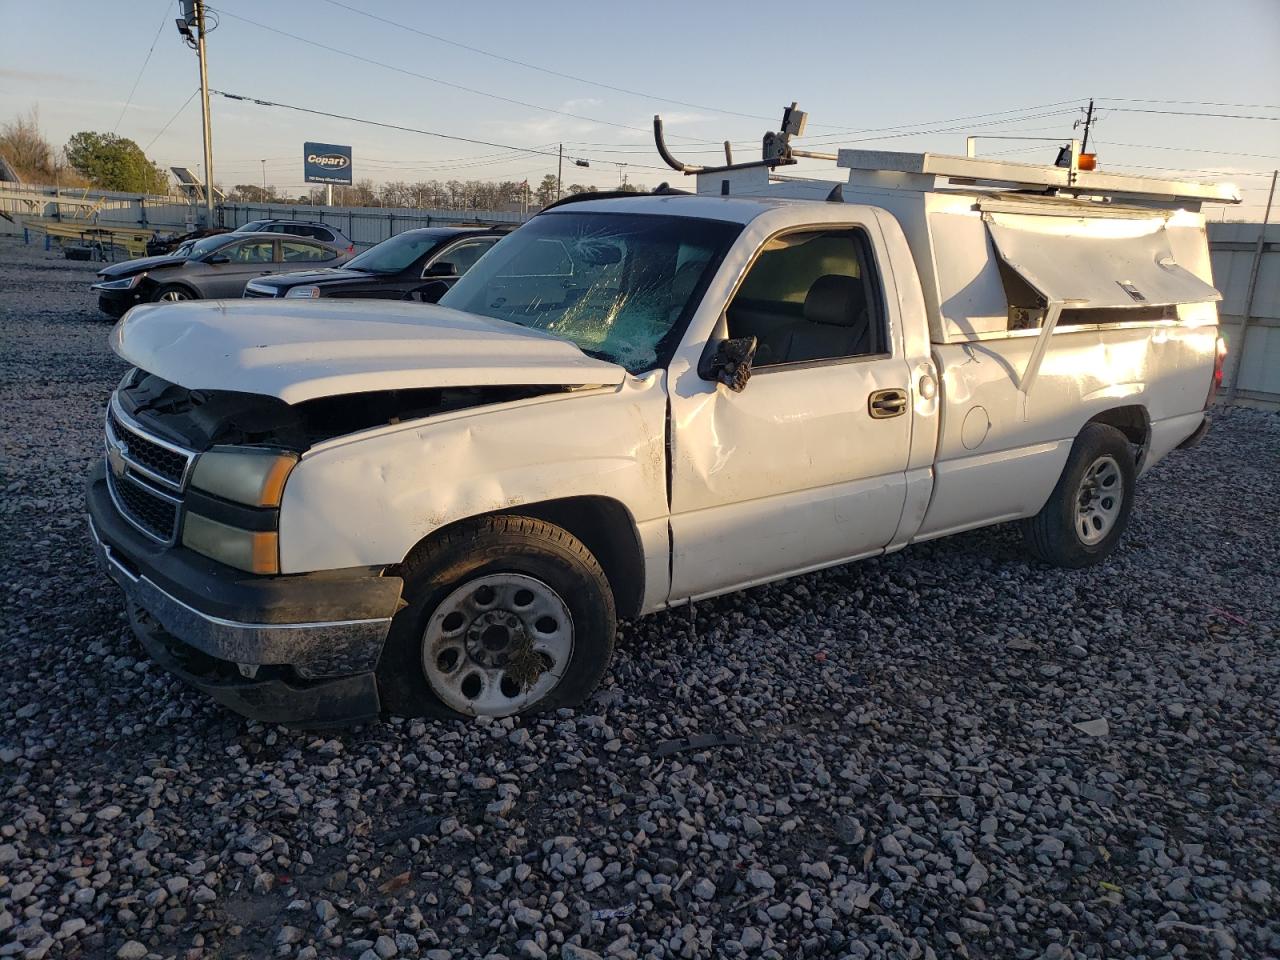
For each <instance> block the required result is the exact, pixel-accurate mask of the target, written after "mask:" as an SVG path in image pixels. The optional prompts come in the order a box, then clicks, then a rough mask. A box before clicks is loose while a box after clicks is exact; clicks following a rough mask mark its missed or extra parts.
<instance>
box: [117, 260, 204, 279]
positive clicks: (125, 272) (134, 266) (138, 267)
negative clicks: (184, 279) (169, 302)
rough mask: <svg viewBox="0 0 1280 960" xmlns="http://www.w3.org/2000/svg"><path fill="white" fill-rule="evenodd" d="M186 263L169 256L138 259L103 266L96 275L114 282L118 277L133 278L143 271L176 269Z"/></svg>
mask: <svg viewBox="0 0 1280 960" xmlns="http://www.w3.org/2000/svg"><path fill="white" fill-rule="evenodd" d="M186 262H187V258H186V257H175V256H171V255H170V254H165V255H163V256H160V257H140V258H139V259H137V260H124V261H121V262H120V263H113V264H110V265H108V266H105V267H103V268H102V269H101V270H99V271H98V275H99V276H102V277H106V278H108V279H111V280H114V279H118V278H120V277H130V276H133V274H135V273H141V272H142V271H143V270H155V269H156V268H157V267H176V266H178V265H179V264H182V263H186Z"/></svg>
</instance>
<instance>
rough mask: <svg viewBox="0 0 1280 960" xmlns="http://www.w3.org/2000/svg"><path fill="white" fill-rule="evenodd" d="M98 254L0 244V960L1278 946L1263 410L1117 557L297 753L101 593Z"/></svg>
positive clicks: (940, 593) (450, 958)
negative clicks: (94, 503) (216, 694)
mask: <svg viewBox="0 0 1280 960" xmlns="http://www.w3.org/2000/svg"><path fill="white" fill-rule="evenodd" d="M0 227H4V222H3V221H0ZM99 267H100V264H96V263H89V264H81V263H75V262H68V261H65V260H64V259H62V258H60V257H56V256H55V255H54V254H52V253H50V254H46V253H45V252H44V251H43V250H42V249H40V248H39V246H38V245H32V246H31V247H24V246H23V245H22V244H21V243H20V242H14V241H12V240H8V239H0V338H2V340H0V342H3V344H4V346H3V348H0V404H3V411H2V412H3V422H4V445H5V446H4V458H3V463H2V464H0V492H2V493H3V496H0V542H2V543H4V544H5V546H6V548H8V552H7V553H6V562H5V564H3V565H0V608H2V613H3V618H4V623H5V630H4V631H0V689H3V690H4V695H5V700H6V702H7V703H8V704H10V705H11V707H10V710H9V711H8V712H3V711H0V764H3V768H2V769H3V771H4V774H5V777H4V784H5V785H4V791H3V793H2V794H0V873H3V875H4V878H5V879H4V880H3V881H2V882H3V884H4V886H3V887H0V954H3V952H4V951H9V953H8V954H3V955H9V956H16V957H22V956H23V955H24V954H25V953H27V952H30V951H36V952H38V951H40V950H42V949H43V950H44V951H45V955H46V957H47V958H51V957H54V956H60V955H64V954H65V955H67V956H77V957H85V958H90V957H94V958H96V957H112V956H117V955H118V956H120V957H125V958H129V957H131V958H132V960H143V958H145V957H146V956H147V954H148V947H150V948H151V949H152V950H153V951H154V955H155V956H163V957H170V956H172V957H177V958H180V960H207V958H210V957H215V956H228V957H230V956H251V957H267V956H272V955H274V954H275V953H276V952H277V950H279V951H280V955H281V956H287V957H289V958H290V960H308V958H316V960H319V958H328V957H342V958H347V960H355V958H358V957H360V956H361V955H362V954H364V953H365V952H366V951H368V952H369V953H370V955H371V957H374V958H377V960H383V958H382V953H381V952H380V951H379V949H378V947H379V946H380V945H381V946H382V947H383V951H382V952H385V950H386V944H387V943H388V942H389V943H390V944H391V945H392V946H394V948H395V950H396V956H397V957H412V956H424V957H427V958H429V960H480V958H483V957H487V956H492V957H495V958H496V957H498V956H504V957H508V958H514V957H519V956H525V957H537V956H539V954H538V951H539V950H540V951H542V952H543V953H544V954H546V955H547V956H549V957H553V958H559V957H574V956H577V957H579V958H582V957H587V958H592V957H608V958H611V960H612V958H618V960H668V958H676V957H681V958H702V957H718V956H735V957H751V958H754V957H757V956H767V957H771V958H778V960H783V958H785V960H790V958H792V957H795V958H797V960H798V958H801V957H803V958H804V960H846V958H867V960H890V958H893V960H897V958H913V960H943V958H948V957H953V956H959V955H961V953H962V952H963V953H966V954H967V955H969V956H972V957H978V956H981V957H984V958H997V960H1005V958H1008V960H1033V958H1042V957H1046V956H1052V955H1054V952H1055V951H1056V952H1057V953H1058V954H1059V955H1061V956H1062V957H1063V958H1064V960H1065V958H1066V957H1068V956H1070V958H1071V960H1104V958H1106V960H1109V958H1113V957H1133V958H1139V957H1141V958H1146V957H1174V958H1177V957H1181V956H1186V957H1188V958H1190V957H1198V956H1202V955H1203V956H1211V955H1212V956H1214V958H1215V960H1237V958H1246V957H1247V958H1253V957H1266V956H1277V955H1280V921H1278V920H1277V911H1276V892H1275V883H1276V879H1275V878H1276V877H1277V876H1280V862H1278V858H1280V854H1278V851H1280V828H1278V827H1277V819H1276V817H1275V816H1274V812H1275V809H1276V802H1277V797H1280V780H1278V777H1280V774H1278V773H1277V771H1278V770H1280V755H1278V750H1280V747H1278V746H1277V745H1278V744H1280V717H1278V716H1277V711H1276V710H1275V691H1276V690H1277V689H1280V651H1278V649H1277V645H1276V640H1275V638H1276V636H1277V630H1278V629H1280V591H1277V590H1276V589H1275V571H1276V570H1277V569H1280V524H1277V523H1276V522H1275V483H1276V480H1275V478H1276V476H1278V475H1280V417H1278V416H1277V415H1276V414H1274V413H1267V412H1263V411H1255V410H1244V409H1219V410H1217V411H1215V422H1214V425H1213V429H1212V430H1211V431H1210V432H1209V434H1208V435H1207V436H1206V437H1205V440H1204V443H1203V444H1202V445H1201V446H1200V447H1198V448H1196V449H1194V450H1187V451H1179V452H1176V453H1173V454H1171V455H1170V456H1169V457H1168V458H1167V459H1166V460H1164V461H1162V462H1161V463H1159V464H1157V465H1156V466H1155V467H1154V468H1153V469H1152V470H1150V471H1149V472H1148V473H1146V474H1145V475H1144V476H1143V477H1142V478H1141V480H1140V481H1139V484H1138V487H1137V499H1136V501H1135V503H1134V509H1133V514H1132V524H1131V529H1130V530H1129V531H1128V533H1127V534H1126V536H1125V538H1124V539H1123V541H1122V542H1121V545H1120V548H1119V550H1118V551H1117V552H1116V553H1115V554H1114V555H1113V556H1112V557H1110V558H1109V559H1108V560H1107V561H1106V562H1105V563H1104V564H1102V565H1101V566H1099V567H1095V568H1091V569H1086V570H1050V569H1047V568H1045V567H1043V566H1042V565H1040V564H1037V563H1032V562H1029V561H1028V560H1027V559H1026V554H1025V553H1024V551H1023V550H1022V548H1021V545H1020V543H1019V541H1018V537H1017V533H1016V530H1014V529H1012V528H1008V527H1001V528H994V529H990V530H981V531H975V532H971V533H966V534H962V535H960V536H957V537H952V538H947V539H943V540H938V541H932V542H928V543H922V544H917V545H914V546H912V547H910V548H908V549H906V550H904V551H900V552H898V553H895V554H892V555H887V556H883V557H878V558H874V559H871V560H868V561H865V562H863V563H859V564H854V565H850V566H839V567H833V568H831V569H828V570H824V571H821V572H818V573H814V574H810V575H808V576H804V577H799V578H796V579H793V580H790V581H786V582H781V583H774V584H767V585H763V586H760V587H757V588H755V589H752V590H749V591H746V592H743V593H740V594H735V595H731V596H724V597H719V598H715V599H711V600H705V601H700V602H698V603H697V604H694V605H692V606H688V607H684V608H681V609H679V610H672V611H668V612H664V613H660V614H657V615H655V616H653V617H649V618H645V619H642V620H636V621H629V622H623V623H622V624H621V628H620V637H619V644H618V648H617V651H616V653H615V655H614V658H613V661H612V666H611V668H610V671H609V673H608V675H607V677H606V679H605V682H604V685H603V686H602V688H601V690H600V691H599V692H598V694H597V696H596V697H594V698H593V700H592V701H591V703H590V704H589V705H587V706H586V707H584V708H582V709H578V710H569V709H564V710H559V711H555V712H553V713H551V714H548V715H545V716H540V717H535V718H530V719H528V720H513V719H506V720H496V721H481V722H466V721H451V720H436V719H399V718H393V719H392V720H391V721H390V722H387V723H379V724H371V725H367V726H365V727H363V728H360V729H357V730H344V731H328V732H324V733H315V732H307V731H301V730H288V729H284V728H281V727H276V726H272V725H267V724H260V723H254V722H250V721H246V720H242V719H240V718H239V717H237V716H235V715H233V714H231V713H229V712H228V711H226V710H224V709H222V708H221V707H219V706H217V705H216V704H215V703H213V702H212V701H211V700H209V698H207V697H205V696H203V695H201V694H199V693H197V692H195V691H193V690H190V689H188V688H187V687H186V686H185V685H184V684H182V683H181V682H179V681H177V680H175V679H174V678H173V677H171V676H170V675H168V674H167V673H165V672H164V671H163V670H162V669H160V668H159V667H158V666H156V665H155V664H153V663H152V662H151V660H150V658H149V657H148V656H147V655H146V653H145V651H144V650H143V649H142V647H141V646H140V645H139V644H138V642H137V641H136V639H134V637H133V636H132V633H131V631H130V630H129V628H128V624H127V622H126V620H125V618H124V616H123V610H122V607H121V602H120V596H119V592H118V591H117V590H116V589H115V588H114V587H113V586H111V585H110V584H109V582H108V581H106V580H105V579H104V578H103V577H102V575H101V574H100V573H99V572H98V571H97V570H96V568H95V566H94V560H93V554H92V552H91V549H90V543H89V540H88V536H87V533H86V529H85V523H84V515H83V508H82V486H83V477H84V474H85V472H86V471H87V470H88V469H89V468H90V466H91V465H92V464H94V463H95V462H97V461H98V460H100V458H101V449H102V441H101V430H102V412H103V405H104V403H105V400H106V397H107V395H108V393H109V391H110V389H111V388H112V387H113V386H114V383H115V382H116V381H118V380H119V378H120V376H121V375H122V373H123V372H124V365H123V364H122V363H121V362H120V361H119V360H118V358H116V357H115V356H114V355H113V354H112V353H111V351H110V349H109V348H108V346H107V343H106V338H107V333H108V331H109V329H110V328H109V325H107V324H106V323H104V322H102V321H101V320H100V319H99V318H98V316H97V315H96V313H95V311H94V303H93V298H92V296H91V295H90V294H89V293H88V290H87V287H88V284H89V283H90V282H92V280H93V279H94V273H95V271H96V270H97V269H98V268H99ZM189 306H190V305H189ZM368 308H369V309H370V310H377V309H378V307H377V305H376V304H371V305H368ZM178 309H185V307H180V308H178ZM193 309H195V307H193ZM361 309H364V308H363V307H362V308H361ZM427 309H429V308H427ZM565 402H573V401H572V400H569V401H565ZM69 650H70V651H74V656H68V654H67V651H69ZM1103 719H1105V720H1106V721H1107V733H1106V735H1102V736H1098V735H1090V734H1088V733H1086V732H1082V731H1081V730H1080V729H1077V728H1075V727H1074V726H1073V724H1087V723H1088V722H1089V721H1091V720H1092V721H1097V720H1103ZM700 736H701V737H705V739H703V740H696V739H695V740H692V741H691V740H690V739H689V738H696V737H700ZM667 743H671V744H675V745H680V744H686V745H687V746H681V747H680V749H678V750H676V751H675V752H671V753H666V752H664V753H663V754H662V755H659V754H658V753H657V747H658V745H659V744H667ZM706 744H710V745H706ZM55 798H56V799H57V801H58V802H56V803H55V802H53V800H54V799H55ZM19 895H20V896H19ZM81 922H83V924H84V926H81V925H80V924H81ZM1161 924H1163V926H1160V925H1161ZM285 925H288V926H290V927H292V928H293V929H295V930H298V931H301V935H300V936H299V939H298V940H297V941H296V942H293V943H280V944H279V945H278V946H277V943H276V937H277V936H278V935H279V933H280V932H281V928H282V927H283V926H285ZM64 931H65V933H64ZM59 938H61V939H59ZM1067 944H1069V947H1066V946H1065V945H1067ZM579 945H580V946H579Z"/></svg>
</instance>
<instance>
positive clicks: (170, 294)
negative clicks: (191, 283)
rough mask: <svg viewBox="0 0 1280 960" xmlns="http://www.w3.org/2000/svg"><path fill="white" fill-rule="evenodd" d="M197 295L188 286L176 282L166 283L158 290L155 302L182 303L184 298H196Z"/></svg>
mask: <svg viewBox="0 0 1280 960" xmlns="http://www.w3.org/2000/svg"><path fill="white" fill-rule="evenodd" d="M194 299H195V296H194V295H193V294H192V293H191V291H190V290H188V289H187V288H186V287H183V286H179V285H178V284H176V283H169V284H165V285H164V286H163V287H161V288H160V289H159V290H157V291H156V296H155V300H154V302H155V303H180V302H182V301H183V300H194Z"/></svg>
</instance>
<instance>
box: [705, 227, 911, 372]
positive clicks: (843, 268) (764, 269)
mask: <svg viewBox="0 0 1280 960" xmlns="http://www.w3.org/2000/svg"><path fill="white" fill-rule="evenodd" d="M878 289H879V288H878V284H877V282H876V278H875V274H874V265H873V263H872V260H871V257H870V247H869V245H868V243H867V240H866V236H865V234H864V233H863V232H862V231H861V230H857V229H846V230H808V231H800V232H797V233H789V234H784V235H783V236H780V237H775V238H773V239H772V240H770V241H768V243H766V244H765V247H764V249H763V251H762V252H761V253H760V255H759V256H758V257H757V258H756V262H755V263H754V264H753V265H752V267H751V269H750V271H748V273H747V275H746V277H745V278H744V279H743V281H742V285H741V286H740V287H739V288H738V292H737V293H736V294H735V295H734V298H733V300H732V301H731V302H730V304H729V309H728V312H727V319H728V324H729V336H730V337H755V338H756V355H755V360H754V366H757V367H768V366H777V365H780V364H786V363H803V362H806V361H811V360H833V359H837V358H841V357H856V356H865V355H868V354H876V353H881V352H883V351H884V350H885V347H884V344H885V343H886V342H887V341H886V337H885V331H884V318H883V313H882V311H881V309H880V298H879V293H878Z"/></svg>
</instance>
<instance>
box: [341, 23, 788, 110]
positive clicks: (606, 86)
mask: <svg viewBox="0 0 1280 960" xmlns="http://www.w3.org/2000/svg"><path fill="white" fill-rule="evenodd" d="M325 2H326V3H329V4H331V5H333V6H335V7H341V8H342V9H343V10H348V11H350V12H351V13H356V14H359V15H360V16H362V17H368V18H369V19H371V20H377V21H379V22H381V23H385V24H387V25H388V26H392V27H398V28H400V29H401V30H408V31H409V32H410V33H416V34H417V35H418V36H420V37H427V38H428V39H430V40H435V41H437V42H439V43H444V44H448V45H449V46H451V47H457V48H459V49H460V50H467V51H469V52H471V53H478V54H480V55H481V56H483V57H490V58H491V59H494V60H500V61H502V62H503V63H510V64H514V65H515V66H518V67H524V68H526V69H528V70H536V71H538V72H539V73H545V74H548V75H549V76H553V77H560V78H561V79H563V80H572V81H573V82H574V83H585V84H587V85H588V86H592V87H600V88H601V89H602V90H612V91H614V92H615V93H625V94H626V95H627V96H631V97H640V98H642V99H645V100H656V101H658V102H659V103H671V104H675V105H676V106H680V107H691V108H692V109H694V110H707V111H709V112H711V113H723V114H725V115H726V116H730V117H742V118H745V119H747V120H765V121H768V122H773V121H774V120H776V119H777V118H776V117H766V116H761V115H760V114H755V113H740V112H739V111H737V110H726V109H724V108H723V107H712V106H708V105H707V104H704V103H692V102H690V101H688V100H675V99H672V98H671V97H660V96H658V95H657V94H653V93H644V92H642V91H639V90H630V89H628V88H627V87H619V86H615V85H614V84H611V83H604V82H603V81H600V80H592V79H590V78H589V77H579V76H575V75H574V74H572V73H562V72H561V71H559V70H553V69H551V68H550V67H542V66H539V65H538V64H536V63H529V62H528V61H525V60H517V59H516V58H515V57H508V56H505V55H503V54H501V53H494V52H493V51H491V50H483V49H481V48H480V47H473V46H471V45H470V44H466V43H462V42H460V41H458V40H451V39H449V38H448V37H442V36H440V35H439V34H438V33H428V32H427V31H426V30H420V29H418V28H417V27H414V26H410V25H409V24H407V23H401V22H399V21H396V20H391V19H388V18H387V17H381V16H379V15H378V14H376V13H370V12H369V11H367V10H361V9H360V8H358V7H353V6H350V5H348V4H345V3H341V2H340V0H325Z"/></svg>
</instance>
